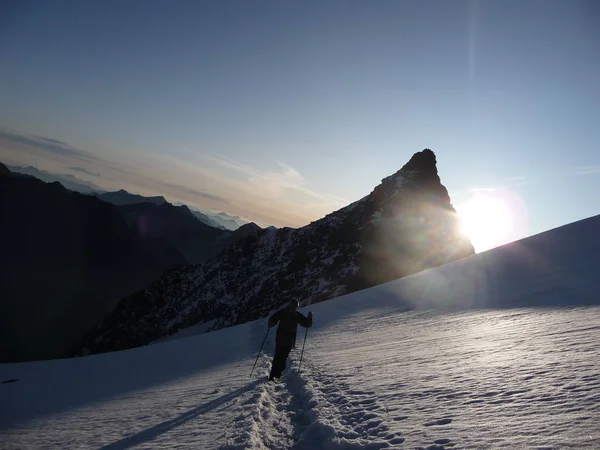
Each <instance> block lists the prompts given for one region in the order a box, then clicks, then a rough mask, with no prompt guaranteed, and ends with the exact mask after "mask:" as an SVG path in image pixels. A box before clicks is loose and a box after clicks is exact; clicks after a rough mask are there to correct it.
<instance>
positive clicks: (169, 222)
mask: <svg viewBox="0 0 600 450" xmlns="http://www.w3.org/2000/svg"><path fill="white" fill-rule="evenodd" d="M118 209H119V212H120V213H121V215H122V216H123V217H124V218H125V221H126V222H127V224H128V225H129V226H130V227H131V228H133V229H135V230H136V232H137V233H138V234H139V235H140V236H141V237H149V238H152V239H164V240H165V241H167V242H169V243H170V244H171V245H172V246H173V247H175V248H176V249H178V250H179V251H180V252H181V253H182V254H183V255H184V256H185V258H186V259H187V261H189V262H190V263H191V264H198V263H201V262H203V261H206V260H207V259H209V258H211V257H213V256H216V255H217V254H218V253H219V252H220V251H221V250H222V249H223V248H225V247H227V246H228V245H230V244H232V243H234V242H236V241H237V240H239V239H240V238H242V237H244V236H245V233H244V232H239V230H236V231H225V230H223V229H220V228H215V227H212V226H210V225H206V224H204V223H202V222H200V221H199V220H198V219H197V218H196V217H195V216H194V214H193V213H192V212H191V211H190V209H189V208H188V207H187V206H185V205H184V206H173V205H172V204H170V203H163V204H161V205H156V204H152V203H139V204H134V205H126V206H119V207H118Z"/></svg>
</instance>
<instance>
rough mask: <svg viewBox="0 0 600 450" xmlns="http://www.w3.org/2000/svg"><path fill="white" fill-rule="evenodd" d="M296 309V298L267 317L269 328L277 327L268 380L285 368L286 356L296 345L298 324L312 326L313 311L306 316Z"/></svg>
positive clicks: (306, 326) (277, 375) (271, 379)
mask: <svg viewBox="0 0 600 450" xmlns="http://www.w3.org/2000/svg"><path fill="white" fill-rule="evenodd" d="M297 309H298V300H291V301H290V303H289V305H288V306H286V307H285V308H282V309H280V310H279V311H277V312H276V313H275V314H273V315H272V316H271V317H270V318H269V328H272V327H274V326H275V325H277V322H279V327H277V335H276V336H275V355H274V356H273V362H272V364H271V373H270V375H269V381H273V379H274V378H281V372H283V369H285V364H286V361H287V358H288V356H289V354H290V351H291V350H292V347H295V345H296V328H297V325H298V324H300V325H301V326H303V327H304V328H310V327H312V318H313V313H312V312H309V313H308V317H306V316H304V315H303V314H302V313H301V312H300V311H296V310H297Z"/></svg>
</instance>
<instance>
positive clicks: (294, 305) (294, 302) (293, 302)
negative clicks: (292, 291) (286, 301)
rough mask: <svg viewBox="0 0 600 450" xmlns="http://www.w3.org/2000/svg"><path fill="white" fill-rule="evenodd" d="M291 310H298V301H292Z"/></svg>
mask: <svg viewBox="0 0 600 450" xmlns="http://www.w3.org/2000/svg"><path fill="white" fill-rule="evenodd" d="M290 309H291V310H292V311H296V310H297V309H298V300H290Z"/></svg>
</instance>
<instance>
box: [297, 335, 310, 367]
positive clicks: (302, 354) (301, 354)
mask: <svg viewBox="0 0 600 450" xmlns="http://www.w3.org/2000/svg"><path fill="white" fill-rule="evenodd" d="M306 336H308V328H307V329H306V332H305V333H304V342H303V343H302V353H300V363H299V364H298V373H300V366H301V365H302V356H304V344H306Z"/></svg>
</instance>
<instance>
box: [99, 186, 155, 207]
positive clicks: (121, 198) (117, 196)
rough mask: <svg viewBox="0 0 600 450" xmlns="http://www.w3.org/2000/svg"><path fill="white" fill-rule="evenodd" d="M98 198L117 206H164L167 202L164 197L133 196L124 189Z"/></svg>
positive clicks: (106, 193)
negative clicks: (149, 204)
mask: <svg viewBox="0 0 600 450" xmlns="http://www.w3.org/2000/svg"><path fill="white" fill-rule="evenodd" d="M98 198H100V200H104V201H105V202H108V203H112V204H113V205H117V206H123V205H135V204H137V203H154V204H155V205H162V204H163V203H166V202H167V201H166V200H165V198H164V197H163V196H162V195H159V196H155V197H144V196H142V195H138V194H131V193H129V192H127V191H126V190H124V189H121V190H118V191H115V192H104V193H102V194H99V195H98Z"/></svg>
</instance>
